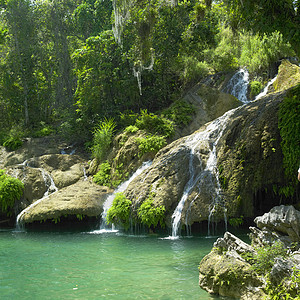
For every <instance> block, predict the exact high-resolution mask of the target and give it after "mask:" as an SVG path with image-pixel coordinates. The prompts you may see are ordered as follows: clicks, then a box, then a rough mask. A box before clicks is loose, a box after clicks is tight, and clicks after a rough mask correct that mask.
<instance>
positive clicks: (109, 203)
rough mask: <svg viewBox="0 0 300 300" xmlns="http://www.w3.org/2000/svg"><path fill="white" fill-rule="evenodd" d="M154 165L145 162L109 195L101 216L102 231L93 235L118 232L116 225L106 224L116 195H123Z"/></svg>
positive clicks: (150, 162) (96, 231) (97, 231)
mask: <svg viewBox="0 0 300 300" xmlns="http://www.w3.org/2000/svg"><path fill="white" fill-rule="evenodd" d="M151 164H152V161H147V162H144V163H143V164H142V166H141V167H140V168H138V169H137V170H136V171H135V172H134V173H133V174H132V175H131V177H130V178H129V179H128V180H126V181H124V182H123V183H122V184H120V185H119V186H118V187H117V188H116V189H115V191H114V192H113V193H112V194H111V195H109V196H108V197H107V198H106V200H105V202H104V204H103V212H102V214H101V224H100V230H95V231H93V232H92V233H105V232H116V231H118V230H116V229H115V228H114V225H112V226H110V225H109V224H107V223H106V216H107V212H108V210H109V209H110V207H111V206H112V203H113V200H114V198H115V195H116V194H117V193H122V192H124V191H125V190H126V188H127V187H128V186H129V184H130V183H131V182H132V180H133V179H135V178H136V177H137V176H138V175H140V174H142V172H144V171H145V170H146V169H148V168H149V167H150V166H151Z"/></svg>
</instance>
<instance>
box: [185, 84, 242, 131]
mask: <svg viewBox="0 0 300 300" xmlns="http://www.w3.org/2000/svg"><path fill="white" fill-rule="evenodd" d="M184 100H185V101H187V102H188V103H190V104H192V105H193V106H194V108H195V116H194V117H193V120H192V122H191V123H190V124H189V125H188V126H186V127H185V128H183V129H182V131H181V136H184V135H188V134H191V133H193V132H194V131H196V130H198V129H199V128H200V127H201V126H203V125H204V124H206V123H208V122H210V121H212V120H214V119H216V118H218V117H220V116H222V115H223V114H224V113H225V112H227V111H228V110H230V109H233V108H236V107H238V106H240V105H241V102H240V101H239V100H238V99H236V98H235V97H234V96H232V95H230V94H228V93H224V92H222V91H220V90H219V89H217V88H216V87H212V86H209V85H208V84H204V83H202V82H201V83H199V84H197V85H196V86H194V87H193V88H192V89H190V90H189V91H188V93H187V94H186V95H185V96H184Z"/></svg>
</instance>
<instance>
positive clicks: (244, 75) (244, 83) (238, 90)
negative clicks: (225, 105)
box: [225, 69, 249, 103]
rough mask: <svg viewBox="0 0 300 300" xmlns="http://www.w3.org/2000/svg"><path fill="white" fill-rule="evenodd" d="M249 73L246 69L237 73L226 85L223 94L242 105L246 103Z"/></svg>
mask: <svg viewBox="0 0 300 300" xmlns="http://www.w3.org/2000/svg"><path fill="white" fill-rule="evenodd" d="M248 85H249V73H248V71H247V70H246V69H240V70H239V71H237V72H236V73H235V74H234V75H233V76H232V77H231V79H230V80H229V82H228V83H227V86H226V89H225V92H226V93H229V94H231V95H232V96H234V97H236V98H237V99H239V100H240V101H241V102H243V103H248V102H249V100H248V97H247V93H248Z"/></svg>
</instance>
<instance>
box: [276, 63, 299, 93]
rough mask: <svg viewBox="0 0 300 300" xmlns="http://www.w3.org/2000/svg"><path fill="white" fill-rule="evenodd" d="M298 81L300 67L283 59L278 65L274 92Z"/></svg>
mask: <svg viewBox="0 0 300 300" xmlns="http://www.w3.org/2000/svg"><path fill="white" fill-rule="evenodd" d="M298 83H300V67H299V66H297V65H295V64H292V63H291V62H289V61H288V60H283V61H282V62H281V65H280V66H279V71H278V76H277V79H276V80H275V82H274V83H273V86H274V88H275V91H276V92H281V91H284V90H287V89H289V88H291V87H293V86H295V85H296V84H298Z"/></svg>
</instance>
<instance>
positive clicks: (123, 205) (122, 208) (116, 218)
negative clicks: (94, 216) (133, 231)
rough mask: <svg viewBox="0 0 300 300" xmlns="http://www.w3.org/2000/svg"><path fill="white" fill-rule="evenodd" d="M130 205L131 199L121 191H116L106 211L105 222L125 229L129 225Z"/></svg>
mask: <svg viewBox="0 0 300 300" xmlns="http://www.w3.org/2000/svg"><path fill="white" fill-rule="evenodd" d="M130 207H131V201H130V200H128V199H127V198H126V197H125V195H124V194H123V193H117V194H116V196H115V198H114V200H113V203H112V206H111V208H110V209H109V210H108V212H107V216H106V220H107V222H108V223H109V224H116V225H120V226H122V227H123V228H125V229H126V230H127V229H128V228H129V226H130Z"/></svg>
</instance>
